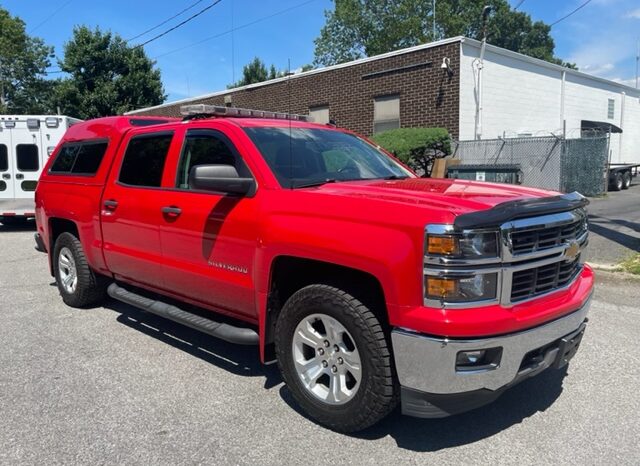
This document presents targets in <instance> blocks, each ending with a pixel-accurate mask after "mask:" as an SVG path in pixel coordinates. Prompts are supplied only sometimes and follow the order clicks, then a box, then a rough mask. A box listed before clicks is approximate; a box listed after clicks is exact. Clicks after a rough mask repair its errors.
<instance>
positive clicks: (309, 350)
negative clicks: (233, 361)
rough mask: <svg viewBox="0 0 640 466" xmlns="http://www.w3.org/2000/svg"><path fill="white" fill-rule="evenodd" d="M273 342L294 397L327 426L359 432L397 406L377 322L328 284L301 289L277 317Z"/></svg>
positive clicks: (387, 355) (391, 372) (386, 351)
mask: <svg viewBox="0 0 640 466" xmlns="http://www.w3.org/2000/svg"><path fill="white" fill-rule="evenodd" d="M275 343H276V353H277V356H278V365H279V366H280V371H281V372H282V376H283V378H284V380H285V382H286V384H287V386H288V387H289V390H290V391H291V393H292V395H293V397H294V398H295V400H296V401H297V402H298V404H299V405H300V406H301V407H302V408H303V410H304V411H305V412H306V413H307V414H308V415H309V416H310V417H312V418H313V419H315V420H317V421H318V422H320V423H322V424H324V425H326V426H327V427H329V428H331V429H334V430H337V431H341V432H355V431H359V430H362V429H364V428H366V427H369V426H371V425H373V424H375V423H376V422H378V421H380V420H381V419H382V418H384V417H385V416H386V415H387V414H388V413H389V412H391V410H392V409H393V408H394V407H395V405H396V404H397V393H398V387H397V381H396V378H395V373H394V370H393V361H392V356H391V353H390V350H389V345H388V343H387V339H386V337H385V334H384V332H383V330H382V327H381V325H380V322H379V321H378V319H377V318H376V316H375V315H374V314H373V312H371V310H370V309H369V308H367V307H366V306H365V305H364V304H362V303H361V302H360V301H358V300H357V299H356V298H354V297H353V296H351V295H350V294H348V293H346V292H344V291H342V290H340V289H338V288H334V287H331V286H327V285H310V286H307V287H305V288H303V289H301V290H299V291H298V292H296V293H295V294H294V295H293V296H292V297H291V298H290V299H289V300H288V301H287V303H286V304H285V305H284V307H283V309H282V312H281V313H280V316H279V318H278V321H277V324H276V342H275Z"/></svg>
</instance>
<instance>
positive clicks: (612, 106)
mask: <svg viewBox="0 0 640 466" xmlns="http://www.w3.org/2000/svg"><path fill="white" fill-rule="evenodd" d="M615 110H616V101H615V100H613V99H609V102H608V104H607V118H608V119H610V120H613V118H614V116H615Z"/></svg>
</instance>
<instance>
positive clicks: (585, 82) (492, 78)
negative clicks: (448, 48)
mask: <svg viewBox="0 0 640 466" xmlns="http://www.w3.org/2000/svg"><path fill="white" fill-rule="evenodd" d="M460 42H461V46H460V133H459V135H460V140H466V139H474V135H475V134H476V130H477V132H478V134H479V136H480V137H481V138H482V139H492V138H498V137H514V136H519V135H520V136H543V135H549V134H550V133H553V134H555V135H561V134H563V131H566V136H567V137H580V135H581V128H582V126H583V121H595V122H602V123H610V124H613V125H615V126H617V127H619V128H620V129H622V131H623V132H622V133H620V134H612V135H611V144H610V153H611V156H610V160H611V162H614V163H640V90H639V89H634V88H631V87H629V86H625V85H623V84H620V83H616V82H613V81H609V80H606V79H603V78H599V77H596V76H591V75H589V74H586V73H582V72H580V71H576V70H572V69H568V68H564V67H562V66H558V65H554V64H552V63H548V62H545V61H543V60H538V59H535V58H531V57H527V56H525V55H522V54H519V53H515V52H511V51H509V50H506V49H503V48H500V47H495V46H492V45H487V46H486V49H485V53H484V60H483V66H482V71H481V74H482V75H481V78H480V87H478V64H479V59H480V53H481V48H482V45H481V43H480V42H478V41H476V40H473V39H466V38H465V39H461V41H460ZM478 89H480V96H481V97H480V98H481V102H482V104H481V110H480V112H479V113H480V117H479V118H478V117H477V107H478V106H477V100H476V95H477V93H478ZM477 119H479V121H478V122H477V123H476V120H477ZM476 125H477V126H476Z"/></svg>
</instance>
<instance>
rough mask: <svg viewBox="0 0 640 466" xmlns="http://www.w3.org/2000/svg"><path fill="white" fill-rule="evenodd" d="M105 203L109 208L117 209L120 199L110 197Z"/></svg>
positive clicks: (106, 207)
mask: <svg viewBox="0 0 640 466" xmlns="http://www.w3.org/2000/svg"><path fill="white" fill-rule="evenodd" d="M103 204H104V207H105V209H107V210H116V207H118V201H114V200H113V199H108V200H106V201H104V202H103Z"/></svg>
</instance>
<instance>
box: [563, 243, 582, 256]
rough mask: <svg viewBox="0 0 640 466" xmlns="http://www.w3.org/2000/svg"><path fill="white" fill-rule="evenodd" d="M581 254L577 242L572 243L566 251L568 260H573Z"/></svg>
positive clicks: (565, 254)
mask: <svg viewBox="0 0 640 466" xmlns="http://www.w3.org/2000/svg"><path fill="white" fill-rule="evenodd" d="M578 254H580V245H579V244H578V242H577V241H571V242H570V243H569V246H568V247H567V249H565V250H564V257H565V258H566V259H567V260H573V259H575V258H576V257H578Z"/></svg>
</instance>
